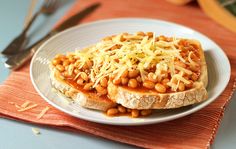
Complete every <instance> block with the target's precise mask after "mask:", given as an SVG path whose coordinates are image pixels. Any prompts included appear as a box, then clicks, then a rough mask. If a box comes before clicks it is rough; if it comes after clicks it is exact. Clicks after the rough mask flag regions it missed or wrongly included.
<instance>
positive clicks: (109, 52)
mask: <svg viewBox="0 0 236 149" xmlns="http://www.w3.org/2000/svg"><path fill="white" fill-rule="evenodd" d="M123 39H126V40H123ZM180 40H181V39H177V38H172V40H171V41H164V40H156V38H155V33H153V36H152V37H149V36H147V35H146V36H140V35H131V34H127V35H123V34H120V35H117V36H112V38H111V40H103V41H101V42H99V43H97V44H95V45H93V46H90V47H88V48H84V49H82V50H77V51H75V53H72V54H74V55H75V57H76V58H77V59H78V60H77V61H76V62H75V65H76V66H78V68H79V69H80V68H83V67H84V65H88V64H87V62H88V61H92V62H93V65H92V67H91V69H90V72H89V78H90V79H91V81H92V82H93V83H94V85H93V87H95V86H96V85H97V84H98V83H99V82H100V80H101V79H102V78H104V77H107V76H112V75H115V76H116V78H119V77H120V76H121V75H122V74H123V72H124V71H126V70H131V69H133V68H136V69H138V71H139V72H140V76H141V79H142V81H145V79H146V78H147V74H148V73H149V72H148V70H149V69H150V68H151V66H153V65H154V66H155V67H156V71H155V75H156V76H157V77H159V79H160V77H161V73H162V71H168V72H169V73H170V74H171V78H172V79H171V82H169V84H168V85H169V86H170V87H172V89H173V90H175V91H176V89H177V88H178V84H179V82H180V81H182V82H184V83H185V84H189V83H190V82H189V81H188V80H186V79H185V78H184V77H183V75H181V74H180V73H186V74H188V75H191V74H192V71H191V70H189V69H186V68H184V67H182V66H178V65H175V64H174V62H175V60H176V59H177V60H178V61H181V62H182V63H184V64H186V65H191V66H196V65H197V63H196V62H194V61H193V60H192V59H191V54H192V52H189V54H188V56H187V59H185V58H184V57H182V56H181V50H180V49H178V48H177V47H178V43H179V41H180ZM187 61H188V62H187ZM68 70H69V73H72V71H73V70H74V67H72V66H70V67H69V68H68ZM175 70H178V71H179V72H177V73H176V71H175ZM80 75H81V72H79V73H78V74H77V75H76V77H75V78H74V80H76V79H77V78H78V77H79V76H80ZM174 79H176V80H177V81H178V83H177V86H176V84H175V85H174V83H173V80H174Z"/></svg>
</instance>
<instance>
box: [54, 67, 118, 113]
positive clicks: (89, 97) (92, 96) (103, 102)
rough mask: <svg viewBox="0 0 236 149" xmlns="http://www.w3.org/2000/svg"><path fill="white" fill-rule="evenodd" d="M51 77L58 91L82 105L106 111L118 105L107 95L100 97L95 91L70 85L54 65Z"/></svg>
mask: <svg viewBox="0 0 236 149" xmlns="http://www.w3.org/2000/svg"><path fill="white" fill-rule="evenodd" d="M50 79H51V84H52V86H53V87H54V88H55V89H56V90H57V91H59V92H61V93H62V94H64V95H65V96H67V97H69V98H71V99H73V100H74V101H76V102H78V104H79V105H80V106H82V107H85V108H90V109H95V110H99V111H106V110H107V109H109V108H112V107H114V106H116V103H115V102H113V101H112V100H110V99H108V98H107V97H103V96H101V97H100V96H98V95H97V94H96V93H93V92H84V91H83V90H79V89H76V88H74V87H73V86H71V85H69V84H68V83H67V82H66V81H65V80H64V79H63V77H62V76H60V72H59V71H58V70H57V69H56V68H55V67H54V66H52V65H50Z"/></svg>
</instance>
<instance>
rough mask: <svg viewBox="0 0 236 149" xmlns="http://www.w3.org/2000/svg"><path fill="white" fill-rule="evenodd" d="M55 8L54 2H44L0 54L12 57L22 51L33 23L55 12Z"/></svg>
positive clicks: (50, 0) (55, 3)
mask: <svg viewBox="0 0 236 149" xmlns="http://www.w3.org/2000/svg"><path fill="white" fill-rule="evenodd" d="M56 8H57V1H56V0H44V3H43V5H42V7H41V8H40V9H39V11H37V12H36V13H35V14H34V16H33V17H32V18H31V19H30V21H29V22H28V24H27V25H26V27H25V28H24V30H23V31H22V32H21V34H20V35H18V36H17V37H16V38H15V39H14V40H12V42H11V43H10V44H9V45H8V46H7V47H6V48H5V49H4V50H3V51H2V52H1V53H2V54H3V55H5V56H12V55H14V54H17V53H19V52H21V51H22V49H23V48H24V47H25V45H26V44H27V42H28V37H27V32H28V30H29V29H30V27H31V26H32V24H33V22H34V21H35V20H36V18H37V17H38V16H39V15H40V14H45V15H50V14H52V13H53V12H55V10H56Z"/></svg>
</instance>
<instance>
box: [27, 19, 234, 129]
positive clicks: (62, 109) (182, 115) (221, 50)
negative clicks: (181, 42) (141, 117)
mask: <svg viewBox="0 0 236 149" xmlns="http://www.w3.org/2000/svg"><path fill="white" fill-rule="evenodd" d="M128 20H136V21H146V22H148V21H149V22H150V21H152V22H157V23H158V22H162V23H167V24H172V25H175V26H177V27H181V28H185V29H188V30H191V31H193V32H195V33H198V34H199V35H201V36H203V37H205V38H207V39H208V40H209V41H210V42H212V43H214V45H215V46H216V47H217V48H218V49H219V51H220V52H221V54H223V57H224V58H225V60H226V63H228V65H227V66H228V67H229V73H227V74H228V75H227V76H226V77H227V80H225V86H224V87H223V88H222V90H221V91H220V92H218V94H217V95H216V96H215V98H214V99H212V100H206V101H205V102H204V103H202V104H200V105H198V106H196V107H194V108H192V109H190V110H186V111H184V112H181V113H179V114H176V115H170V116H168V117H163V118H161V119H159V120H158V121H157V120H153V121H140V122H133V123H123V122H122V123H115V122H112V121H103V120H96V119H93V118H90V117H86V116H83V115H79V114H75V113H73V112H70V111H67V110H66V109H64V108H62V107H60V106H59V105H57V104H55V103H54V102H53V101H51V100H50V99H48V98H47V97H46V96H45V95H44V94H43V93H42V92H41V91H40V90H39V88H38V87H37V84H36V82H35V81H34V78H33V62H34V61H35V59H36V57H37V54H38V53H39V52H40V51H41V50H42V49H43V47H44V46H45V45H46V44H48V43H49V42H51V41H52V40H54V39H55V38H57V37H58V36H61V35H62V34H65V33H66V32H70V31H71V30H76V29H79V28H82V27H84V26H89V25H96V24H99V23H108V22H114V21H128ZM230 76H231V65H230V62H229V59H228V57H227V55H226V54H225V52H224V50H223V49H222V48H221V47H220V46H219V45H218V44H217V43H216V42H214V41H213V40H212V39H210V38H209V37H207V36H206V35H204V34H202V33H201V32H199V31H197V30H195V29H192V28H190V27H187V26H184V25H181V24H178V23H175V22H170V21H165V20H160V19H150V18H115V19H103V20H99V21H92V22H88V23H83V24H81V25H77V26H74V27H71V28H68V29H66V30H64V31H62V32H60V33H58V34H56V35H54V36H52V37H50V38H49V39H48V40H47V41H45V42H44V43H43V44H42V45H41V46H40V47H39V48H38V50H37V51H36V53H35V54H34V56H33V58H32V59H31V62H30V79H31V82H32V84H33V86H34V88H35V90H36V91H37V92H38V94H39V95H40V96H41V97H42V98H43V99H44V100H45V101H46V102H48V103H49V104H50V105H52V106H53V107H55V108H56V109H58V110H60V111H63V112H65V113H66V114H68V115H70V116H73V117H75V118H79V119H83V120H86V121H91V122H96V123H100V124H109V125H123V126H131V125H147V124H154V123H162V122H166V121H170V120H174V119H178V118H181V117H184V116H187V115H190V114H192V113H195V112H197V111H199V110H201V109H203V108H204V107H206V106H207V105H209V104H210V103H212V102H213V101H215V100H216V99H217V98H218V97H219V96H220V95H221V93H222V92H223V91H224V90H225V88H226V87H227V85H228V83H229V80H230Z"/></svg>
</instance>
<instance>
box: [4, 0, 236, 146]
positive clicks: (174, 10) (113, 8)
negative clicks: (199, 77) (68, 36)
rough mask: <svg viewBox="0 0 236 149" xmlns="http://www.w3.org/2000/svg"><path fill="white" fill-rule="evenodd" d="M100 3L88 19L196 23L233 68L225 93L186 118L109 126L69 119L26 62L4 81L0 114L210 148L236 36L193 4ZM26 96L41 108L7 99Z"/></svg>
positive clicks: (85, 0)
mask: <svg viewBox="0 0 236 149" xmlns="http://www.w3.org/2000/svg"><path fill="white" fill-rule="evenodd" d="M93 2H95V0H80V1H78V2H76V3H75V5H74V6H73V7H72V8H71V10H70V11H69V12H68V14H66V15H65V17H64V18H63V19H65V18H67V17H69V16H71V15H72V14H74V13H76V12H78V11H79V10H81V8H84V7H86V6H88V5H89V4H91V3H93ZM101 3H102V6H101V7H100V8H99V9H98V10H96V12H94V13H93V14H91V15H90V16H88V17H87V18H86V19H84V22H89V21H95V20H100V19H105V18H116V17H145V18H157V19H163V20H168V21H173V22H177V23H180V24H184V25H186V26H189V27H192V28H194V29H197V30H199V31H200V32H203V33H204V34H206V35H207V36H209V37H210V38H212V39H213V40H215V41H216V42H217V43H219V44H220V46H221V47H222V48H223V49H224V50H225V52H226V53H227V55H228V57H229V59H230V62H231V65H232V66H234V67H232V72H231V80H230V83H229V84H228V86H227V88H226V89H225V91H224V92H223V93H222V94H221V96H220V97H219V98H218V99H217V100H215V101H214V102H213V103H212V104H210V105H209V106H207V107H206V108H204V109H202V110H200V111H198V112H196V113H194V114H191V115H189V116H186V117H184V118H180V119H177V120H174V121H169V122H165V123H161V124H153V125H146V126H127V127H125V126H110V125H103V124H97V123H92V122H88V121H84V120H80V119H77V118H74V117H71V116H69V115H67V114H64V113H63V112H60V111H58V110H57V109H55V108H53V107H52V106H50V105H48V104H47V103H46V102H45V101H44V100H43V99H42V98H41V97H40V96H39V95H38V93H37V92H36V91H35V89H34V88H33V86H32V84H31V81H30V77H29V64H27V65H26V66H25V67H24V68H22V69H20V70H18V71H15V72H12V73H11V74H10V76H9V77H8V79H7V80H6V81H5V82H4V84H2V85H0V116H2V117H4V118H10V119H16V120H23V121H26V122H30V123H37V124H42V125H47V126H54V127H57V128H58V127H59V128H60V127H62V128H70V129H72V130H75V131H76V130H81V131H84V132H88V133H90V134H93V135H96V136H100V137H104V138H107V139H111V140H115V141H119V142H123V143H128V144H132V145H136V146H139V147H145V148H209V146H210V144H211V143H212V141H213V139H214V136H215V133H216V130H217V128H218V126H219V123H220V120H221V118H222V115H223V113H224V109H225V106H226V105H227V103H228V101H229V99H230V97H231V95H232V92H233V84H234V79H235V76H236V68H235V66H236V54H235V52H233V50H235V49H233V48H235V47H236V43H235V42H233V40H234V39H236V35H235V34H233V33H231V32H230V31H228V30H226V29H224V28H222V27H221V26H218V25H217V24H216V23H215V22H213V21H212V20H211V19H209V18H208V17H207V16H206V15H205V14H204V13H203V12H202V11H201V9H200V8H199V7H198V6H197V4H195V3H193V4H190V5H187V6H182V7H180V6H174V5H171V4H169V3H167V2H165V1H157V0H149V1H146V0H137V1H136V0H120V1H109V0H103V1H101ZM190 18H191V19H190ZM63 19H62V21H63ZM212 28H214V30H212ZM216 33H217V34H216ZM26 100H29V101H31V102H33V103H36V104H38V106H37V107H36V108H33V109H30V110H28V111H24V112H18V111H17V108H16V107H15V106H14V105H12V104H10V103H9V102H15V103H17V104H18V105H21V104H22V103H24V102H25V101H26ZM46 106H48V107H50V110H49V111H48V112H47V113H46V114H45V115H44V116H43V117H42V118H41V119H37V118H36V116H37V115H38V114H39V113H40V112H41V110H42V109H44V108H45V107H46Z"/></svg>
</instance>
